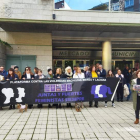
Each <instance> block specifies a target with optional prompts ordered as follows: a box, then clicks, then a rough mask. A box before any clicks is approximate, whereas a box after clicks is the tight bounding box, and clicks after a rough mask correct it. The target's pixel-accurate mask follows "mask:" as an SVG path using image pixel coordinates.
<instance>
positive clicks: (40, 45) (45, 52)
mask: <svg viewBox="0 0 140 140" xmlns="http://www.w3.org/2000/svg"><path fill="white" fill-rule="evenodd" d="M6 41H7V42H8V43H9V44H11V46H12V48H13V49H12V50H10V49H7V51H6V54H8V55H35V56H36V66H37V67H38V68H40V69H42V70H43V73H44V74H46V73H47V69H48V68H52V37H51V34H50V33H20V32H7V33H6Z"/></svg>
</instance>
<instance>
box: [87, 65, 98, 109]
mask: <svg viewBox="0 0 140 140" xmlns="http://www.w3.org/2000/svg"><path fill="white" fill-rule="evenodd" d="M90 71H91V77H90V78H98V75H97V73H96V67H95V66H94V65H93V66H92V67H91V68H90ZM94 106H95V107H96V108H98V101H95V104H94ZM89 107H92V101H90V102H89Z"/></svg>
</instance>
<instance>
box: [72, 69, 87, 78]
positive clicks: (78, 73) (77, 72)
mask: <svg viewBox="0 0 140 140" xmlns="http://www.w3.org/2000/svg"><path fill="white" fill-rule="evenodd" d="M73 78H85V75H84V73H82V72H81V68H80V67H77V69H76V72H75V73H74V75H73Z"/></svg>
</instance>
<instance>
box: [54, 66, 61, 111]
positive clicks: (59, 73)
mask: <svg viewBox="0 0 140 140" xmlns="http://www.w3.org/2000/svg"><path fill="white" fill-rule="evenodd" d="M53 78H55V79H60V78H63V75H62V69H61V68H57V69H56V73H55V75H54V76H53ZM54 105H56V109H58V107H59V108H61V107H62V106H61V104H59V105H58V104H54Z"/></svg>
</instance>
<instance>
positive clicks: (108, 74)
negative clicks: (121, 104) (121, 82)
mask: <svg viewBox="0 0 140 140" xmlns="http://www.w3.org/2000/svg"><path fill="white" fill-rule="evenodd" d="M106 77H107V78H108V77H114V75H113V73H112V71H111V70H109V71H108V73H107V76H106ZM105 107H107V101H105ZM112 107H114V108H115V104H114V99H113V101H112Z"/></svg>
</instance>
